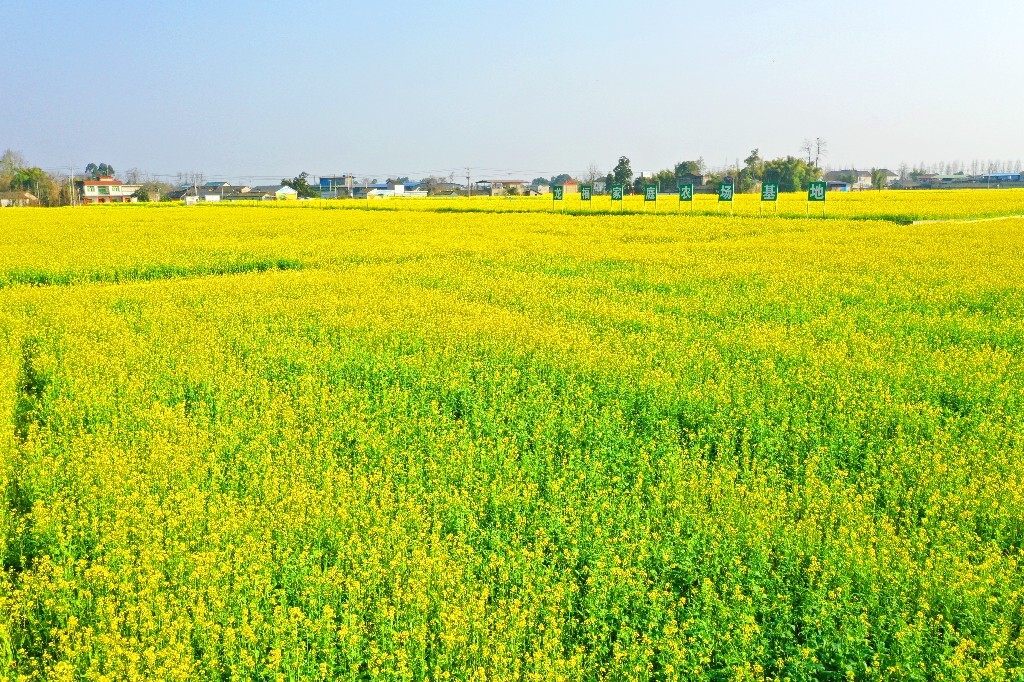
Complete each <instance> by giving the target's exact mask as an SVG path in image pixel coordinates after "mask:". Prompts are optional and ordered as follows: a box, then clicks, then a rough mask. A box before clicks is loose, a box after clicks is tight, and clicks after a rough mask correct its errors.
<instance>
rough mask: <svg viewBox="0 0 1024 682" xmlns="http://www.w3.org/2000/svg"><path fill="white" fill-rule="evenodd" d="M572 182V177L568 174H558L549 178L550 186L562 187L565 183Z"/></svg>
mask: <svg viewBox="0 0 1024 682" xmlns="http://www.w3.org/2000/svg"><path fill="white" fill-rule="evenodd" d="M570 180H572V176H571V175H569V174H568V173H560V174H558V175H554V176H552V177H551V184H552V185H564V184H565V183H567V182H569V181H570Z"/></svg>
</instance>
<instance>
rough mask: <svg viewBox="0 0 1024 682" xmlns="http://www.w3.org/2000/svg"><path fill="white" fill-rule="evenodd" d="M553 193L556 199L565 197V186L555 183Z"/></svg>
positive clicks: (559, 199)
mask: <svg viewBox="0 0 1024 682" xmlns="http://www.w3.org/2000/svg"><path fill="white" fill-rule="evenodd" d="M551 193H552V195H554V196H553V199H554V200H555V201H561V200H562V199H564V198H565V187H563V186H562V185H555V186H554V187H552V188H551Z"/></svg>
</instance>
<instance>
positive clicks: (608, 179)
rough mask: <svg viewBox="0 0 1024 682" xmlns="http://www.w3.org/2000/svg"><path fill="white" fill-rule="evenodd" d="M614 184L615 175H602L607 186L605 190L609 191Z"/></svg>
mask: <svg viewBox="0 0 1024 682" xmlns="http://www.w3.org/2000/svg"><path fill="white" fill-rule="evenodd" d="M614 184H615V176H614V175H612V174H611V173H609V174H608V175H606V176H604V186H605V187H606V188H607V189H606V191H609V192H610V191H611V186H612V185H614Z"/></svg>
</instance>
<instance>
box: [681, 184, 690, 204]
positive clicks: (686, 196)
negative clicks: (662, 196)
mask: <svg viewBox="0 0 1024 682" xmlns="http://www.w3.org/2000/svg"><path fill="white" fill-rule="evenodd" d="M679 201H693V184H692V183H691V184H688V185H679Z"/></svg>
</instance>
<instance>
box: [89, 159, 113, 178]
mask: <svg viewBox="0 0 1024 682" xmlns="http://www.w3.org/2000/svg"><path fill="white" fill-rule="evenodd" d="M101 175H111V176H112V175H114V167H113V166H111V165H109V164H106V163H101V164H99V165H96V164H95V163H90V164H89V165H88V166H86V167H85V176H86V177H87V178H90V179H92V180H96V179H98V178H99V177H100V176H101Z"/></svg>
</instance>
